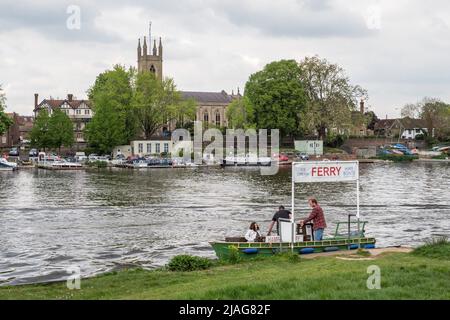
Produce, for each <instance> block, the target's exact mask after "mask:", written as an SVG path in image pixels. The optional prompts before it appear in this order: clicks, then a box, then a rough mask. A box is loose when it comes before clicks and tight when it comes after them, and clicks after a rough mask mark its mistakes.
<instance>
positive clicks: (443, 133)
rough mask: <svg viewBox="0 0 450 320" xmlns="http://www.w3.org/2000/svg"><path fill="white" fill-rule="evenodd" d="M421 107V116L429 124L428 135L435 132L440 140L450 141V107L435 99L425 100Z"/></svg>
mask: <svg viewBox="0 0 450 320" xmlns="http://www.w3.org/2000/svg"><path fill="white" fill-rule="evenodd" d="M420 105H421V108H420V109H421V112H420V115H421V118H422V119H423V120H425V122H426V124H427V129H428V133H429V134H432V133H433V130H434V133H435V136H436V138H438V139H439V140H447V139H449V138H450V105H449V104H446V103H444V102H442V101H441V100H439V99H434V98H425V99H423V101H422V102H421V104H420Z"/></svg>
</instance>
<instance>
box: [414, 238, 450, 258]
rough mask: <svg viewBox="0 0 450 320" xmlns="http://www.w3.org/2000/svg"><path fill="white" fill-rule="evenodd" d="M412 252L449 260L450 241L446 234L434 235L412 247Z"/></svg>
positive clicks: (422, 255)
mask: <svg viewBox="0 0 450 320" xmlns="http://www.w3.org/2000/svg"><path fill="white" fill-rule="evenodd" d="M413 254H414V255H417V256H421V257H426V258H433V259H443V260H450V242H449V241H448V238H447V237H446V236H441V237H436V238H433V239H431V240H428V241H426V243H425V244H424V245H423V246H420V247H418V248H416V249H414V251H413Z"/></svg>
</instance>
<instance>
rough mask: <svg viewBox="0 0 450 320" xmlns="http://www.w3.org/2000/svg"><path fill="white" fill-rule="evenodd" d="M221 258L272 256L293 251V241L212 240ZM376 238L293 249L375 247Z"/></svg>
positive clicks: (315, 243) (317, 250) (309, 244)
mask: <svg viewBox="0 0 450 320" xmlns="http://www.w3.org/2000/svg"><path fill="white" fill-rule="evenodd" d="M210 244H211V246H212V247H213V249H214V251H215V252H216V255H217V257H218V258H219V259H227V258H229V257H230V256H232V255H236V253H237V254H238V255H239V256H241V257H242V258H253V257H257V256H271V255H274V254H277V253H282V252H291V251H292V247H291V243H289V242H285V243H262V242H261V243H260V242H211V243H210ZM375 244H376V240H375V238H352V239H348V238H346V239H330V240H323V241H312V242H297V243H294V249H293V251H294V252H295V253H298V254H308V253H323V252H332V251H348V250H356V249H358V248H366V247H373V246H374V245H375Z"/></svg>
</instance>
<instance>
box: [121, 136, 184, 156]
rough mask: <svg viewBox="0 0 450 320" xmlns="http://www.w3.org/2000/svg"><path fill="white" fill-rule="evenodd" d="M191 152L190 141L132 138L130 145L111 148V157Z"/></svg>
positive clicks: (176, 154)
mask: <svg viewBox="0 0 450 320" xmlns="http://www.w3.org/2000/svg"><path fill="white" fill-rule="evenodd" d="M180 150H183V152H187V153H189V154H190V153H191V152H192V151H193V142H192V141H177V142H175V141H173V139H171V138H167V137H165V138H158V137H155V138H152V139H149V140H134V141H131V143H130V145H125V146H117V147H115V148H114V150H113V157H114V158H116V157H117V155H119V154H122V155H124V156H125V157H129V156H138V157H145V156H160V155H164V154H165V155H172V156H174V157H176V156H179V151H180Z"/></svg>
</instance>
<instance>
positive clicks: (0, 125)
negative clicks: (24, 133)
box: [0, 84, 13, 136]
mask: <svg viewBox="0 0 450 320" xmlns="http://www.w3.org/2000/svg"><path fill="white" fill-rule="evenodd" d="M5 109H6V96H5V93H4V92H3V88H2V85H1V84H0V136H1V135H3V134H4V133H5V132H6V131H8V129H9V127H10V126H11V125H12V123H13V121H12V119H11V118H10V117H8V116H7V115H6V113H5Z"/></svg>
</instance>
